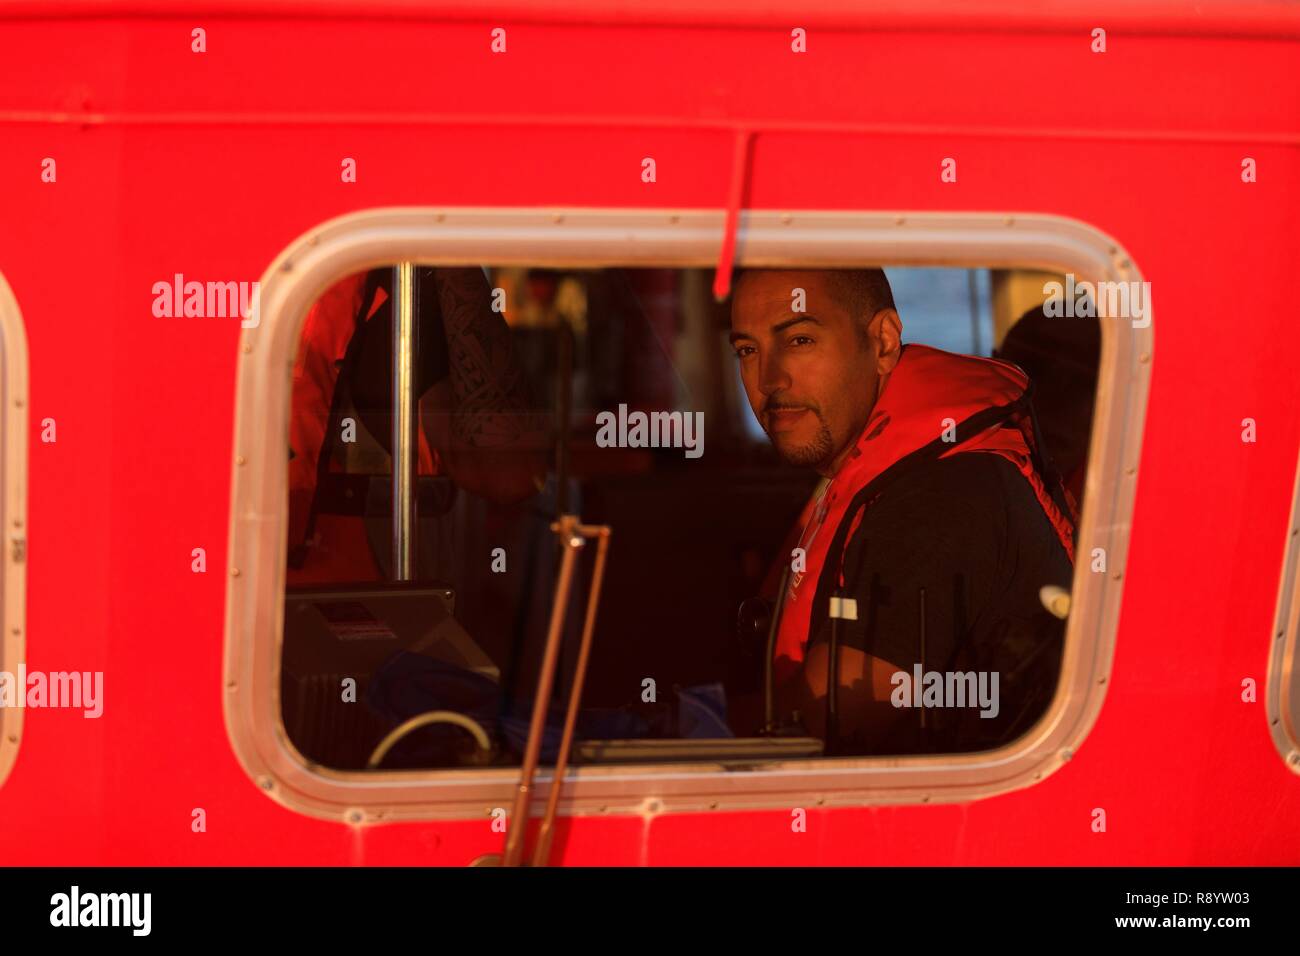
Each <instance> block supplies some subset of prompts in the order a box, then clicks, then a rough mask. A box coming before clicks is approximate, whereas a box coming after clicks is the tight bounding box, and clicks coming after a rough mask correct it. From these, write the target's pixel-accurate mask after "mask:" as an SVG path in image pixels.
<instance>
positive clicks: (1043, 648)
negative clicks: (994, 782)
mask: <svg viewBox="0 0 1300 956" xmlns="http://www.w3.org/2000/svg"><path fill="white" fill-rule="evenodd" d="M901 335H902V320H901V319H900V317H899V314H898V312H897V310H896V309H895V306H894V300H893V294H892V292H891V290H890V286H889V282H888V280H887V279H886V277H885V274H884V273H883V272H882V271H881V270H879V269H867V270H855V271H843V270H840V271H836V270H810V271H780V270H746V271H743V272H741V273H740V274H739V275H738V276H737V277H736V285H735V289H734V292H733V296H732V309H731V342H732V345H733V347H734V349H735V352H736V355H737V358H738V360H739V364H740V373H741V378H742V380H743V384H744V387H745V391H746V394H747V395H748V398H749V402H750V405H751V406H752V408H753V411H754V414H755V416H756V417H757V419H758V421H759V423H760V424H761V425H762V427H763V429H764V430H765V431H766V432H767V435H768V437H769V438H770V439H771V441H772V444H773V446H774V447H775V449H776V451H777V453H778V454H779V455H780V456H781V458H783V459H784V460H785V461H787V462H789V463H790V464H793V465H798V466H801V467H806V468H811V469H813V470H815V471H816V472H818V473H819V474H820V475H821V476H822V480H821V482H820V483H819V485H818V487H817V489H816V491H814V493H813V495H812V497H811V499H810V500H809V501H808V503H807V505H806V506H805V508H804V510H803V513H802V514H801V515H800V517H799V519H798V521H797V522H796V525H795V526H794V528H792V529H791V533H790V536H789V538H788V539H787V541H786V543H785V545H784V547H783V549H782V551H781V552H780V554H779V555H778V558H777V566H776V567H774V568H773V573H772V574H769V576H768V583H767V585H766V587H765V592H766V596H768V597H769V598H770V599H771V603H773V604H774V605H775V606H776V610H775V612H774V613H776V614H777V615H779V616H778V618H777V624H776V641H775V660H774V663H773V668H774V675H775V680H774V684H775V688H776V710H777V713H776V714H775V723H776V724H777V725H778V726H780V725H785V726H786V727H789V726H790V725H791V723H792V720H791V717H792V715H793V716H794V720H793V723H795V724H801V725H802V728H803V729H804V730H805V731H806V732H808V733H811V734H812V735H813V736H816V737H820V738H823V739H824V740H825V741H826V746H827V751H828V752H831V753H858V754H902V753H944V752H948V753H951V752H962V751H973V750H984V749H989V748H992V747H996V746H998V745H1000V744H1002V743H1006V742H1008V741H1010V740H1012V739H1014V738H1015V737H1017V736H1019V735H1020V734H1021V733H1023V732H1024V731H1025V730H1027V729H1028V728H1029V727H1030V726H1032V724H1033V722H1034V721H1035V720H1036V719H1037V718H1038V717H1039V716H1041V715H1042V713H1043V711H1044V710H1045V708H1046V706H1047V704H1048V703H1049V702H1050V700H1051V697H1052V695H1053V693H1054V692H1055V688H1056V680H1057V676H1058V670H1059V666H1060V657H1061V638H1062V635H1063V629H1064V622H1063V621H1061V620H1059V619H1058V618H1056V617H1054V616H1053V615H1052V614H1050V613H1048V611H1047V610H1046V609H1045V607H1044V601H1043V599H1042V597H1041V590H1042V589H1043V588H1044V587H1045V586H1056V587H1060V588H1063V589H1067V590H1068V589H1069V587H1070V583H1071V579H1072V577H1073V560H1074V559H1073V550H1074V520H1075V519H1074V515H1073V511H1072V508H1071V506H1070V504H1069V503H1068V501H1067V499H1066V498H1065V496H1064V495H1063V493H1062V490H1061V487H1060V481H1059V479H1058V478H1056V476H1055V474H1054V473H1053V472H1052V470H1051V466H1050V463H1049V462H1048V461H1047V460H1046V458H1045V451H1044V449H1043V448H1042V446H1041V442H1040V441H1039V439H1038V436H1037V429H1036V426H1035V421H1034V417H1033V410H1032V406H1031V405H1030V401H1029V395H1028V391H1029V389H1028V386H1029V382H1028V379H1027V378H1026V376H1025V374H1024V373H1023V372H1022V371H1021V370H1020V369H1019V368H1017V367H1016V366H1014V365H1012V364H1010V363H1007V362H1000V361H996V360H992V359H985V358H979V357H976V356H969V355H954V354H951V353H948V352H942V351H939V350H937V349H933V348H928V347H926V346H922V345H916V344H909V345H904V344H902V342H901ZM782 585H783V586H784V589H783V590H784V593H783V595H782V594H781V591H782ZM832 643H833V644H834V645H835V646H836V647H837V649H838V652H837V654H836V655H835V662H834V665H835V666H834V668H833V667H832V657H831V651H830V647H831V645H832ZM832 670H837V671H838V680H835V681H832V680H831V677H830V674H831V671H832ZM832 685H833V686H834V687H835V688H836V693H835V694H834V695H830V694H828V689H829V688H831V686H832ZM832 705H833V706H832ZM776 729H777V728H769V730H776Z"/></svg>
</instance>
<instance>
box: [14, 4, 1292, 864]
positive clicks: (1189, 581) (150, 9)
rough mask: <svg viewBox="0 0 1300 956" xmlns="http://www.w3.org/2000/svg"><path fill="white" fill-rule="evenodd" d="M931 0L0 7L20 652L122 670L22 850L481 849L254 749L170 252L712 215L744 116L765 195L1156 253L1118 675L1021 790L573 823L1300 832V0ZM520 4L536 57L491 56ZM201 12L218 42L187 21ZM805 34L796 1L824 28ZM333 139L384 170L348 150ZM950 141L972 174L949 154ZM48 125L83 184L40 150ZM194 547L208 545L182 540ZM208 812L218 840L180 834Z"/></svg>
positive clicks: (898, 839)
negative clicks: (458, 216)
mask: <svg viewBox="0 0 1300 956" xmlns="http://www.w3.org/2000/svg"><path fill="white" fill-rule="evenodd" d="M548 6H549V5H548ZM742 6H743V7H744V8H745V9H744V10H743V11H742V10H741V7H742ZM906 6H907V9H906V10H904V9H903V5H901V4H896V5H886V6H884V7H881V8H878V9H876V10H874V11H870V12H858V11H856V10H849V9H848V5H847V4H844V5H833V6H830V5H828V6H827V7H826V8H825V9H824V10H820V11H818V12H815V13H806V14H805V13H804V12H803V11H802V10H799V9H798V7H797V6H796V5H794V4H775V3H769V4H759V5H753V4H740V3H738V2H727V3H719V2H706V0H693V2H691V3H689V4H688V3H677V2H674V3H660V4H657V5H656V7H655V9H654V10H653V11H651V12H649V13H646V12H643V11H641V12H633V8H632V6H630V5H629V6H627V7H625V8H621V9H620V10H618V11H614V12H610V11H605V10H604V9H603V7H602V8H600V10H599V11H598V9H597V8H598V5H597V4H594V3H593V4H585V3H584V4H572V3H571V4H566V5H564V8H563V9H562V10H557V11H550V10H549V9H548V10H543V9H542V6H541V4H539V3H522V2H516V3H513V4H509V5H507V6H504V7H502V8H501V9H502V11H503V12H502V15H501V16H499V17H494V18H488V17H486V16H482V15H480V14H478V13H477V12H476V11H473V10H471V9H470V8H469V6H468V5H466V4H464V3H457V4H450V3H449V4H445V5H443V6H442V7H441V8H439V7H438V5H428V6H426V5H424V4H419V5H416V4H414V3H386V4H383V5H381V6H371V5H361V4H342V3H337V4H325V3H307V2H299V3H280V4H274V5H265V4H258V5H256V9H254V6H253V5H252V4H248V3H225V4H217V3H213V4H210V5H208V6H207V7H206V8H205V9H206V10H207V11H209V12H208V13H207V14H204V13H189V12H187V13H186V14H185V15H184V16H183V17H175V16H174V15H173V14H172V12H171V8H170V7H169V6H167V5H163V4H146V3H138V4H117V5H111V6H110V5H106V4H95V3H69V4H58V5H51V4H31V3H12V4H5V5H2V6H0V217H2V221H3V229H0V272H3V274H4V275H5V277H6V279H7V280H8V281H9V283H10V284H11V286H12V287H13V290H14V293H15V295H16V297H17V300H18V302H19V305H20V307H21V309H22V311H23V316H24V319H25V322H26V325H27V333H28V337H29V340H30V352H31V403H30V412H31V416H32V422H33V424H34V426H35V425H37V424H38V423H39V422H40V421H41V419H43V418H45V417H54V418H56V419H57V420H58V442H57V443H55V444H44V443H42V442H41V441H40V439H39V434H40V428H39V427H33V428H32V444H31V449H30V452H31V464H30V482H29V486H30V502H29V504H30V512H29V514H30V518H29V524H30V529H31V537H30V549H29V569H28V572H29V585H28V586H29V595H28V599H29V605H28V607H29V611H28V625H29V627H28V630H29V636H28V655H27V663H28V666H29V667H30V668H33V669H43V670H59V669H73V668H75V669H78V670H103V671H105V672H106V677H105V684H106V686H105V697H106V700H105V710H104V715H103V717H102V718H101V719H99V720H85V719H83V718H82V717H81V715H80V713H78V712H69V711H59V710H46V711H40V710H30V711H28V712H27V714H26V718H25V732H24V740H23V743H22V748H21V751H20V753H19V755H18V760H17V763H16V765H15V767H14V769H13V772H12V774H11V775H10V777H9V779H8V780H7V781H6V782H5V783H4V784H3V786H0V820H3V821H4V823H3V825H0V859H3V861H4V862H6V863H13V864H20V863H81V864H87V863H99V864H144V863H161V864H172V863H177V864H179V863H215V864H234V863H247V864H269V863H376V864H378V863H421V864H424V863H433V864H463V863H466V862H468V861H470V860H471V859H472V858H474V857H476V856H478V855H479V854H481V853H484V852H488V851H494V850H498V849H499V848H500V834H494V833H492V832H491V829H490V826H489V821H487V820H476V821H468V822H456V823H437V824H433V823H429V824H404V825H395V826H377V827H372V828H366V829H363V830H356V829H353V828H350V827H348V826H345V825H343V824H339V823H330V822H324V821H320V820H314V819H308V818H306V817H303V816H300V815H297V814H295V813H293V812H291V811H289V810H286V809H284V808H283V807H281V806H280V805H278V804H276V803H274V802H273V801H271V800H269V799H267V797H266V796H265V795H264V794H263V793H261V792H260V791H259V790H258V789H257V788H256V787H255V786H254V785H253V784H252V782H251V781H250V780H249V779H248V778H247V776H246V775H245V774H244V772H243V770H242V769H241V768H240V767H239V765H238V763H237V762H236V760H235V758H234V755H233V753H232V752H231V748H230V744H229V741H228V739H227V735H226V730H225V726H224V724H223V718H222V711H221V700H220V682H221V654H222V641H223V632H222V630H223V620H222V615H223V605H224V594H225V588H224V585H225V580H224V574H225V548H226V533H227V526H228V517H229V515H228V507H229V501H230V487H229V478H230V469H229V467H228V462H229V461H230V456H231V454H232V451H231V434H232V421H233V416H232V413H233V395H234V373H235V364H236V363H235V359H236V342H237V337H238V331H239V330H238V323H237V322H233V321H228V320H220V319H202V320H199V319H159V318H154V317H153V315H152V314H151V309H150V305H151V301H152V297H151V293H150V289H151V285H152V283H153V282H155V281H158V280H159V279H166V278H169V277H170V276H172V275H173V274H174V273H175V272H183V273H185V274H186V275H187V276H189V277H193V278H197V279H200V280H206V279H222V280H226V279H247V280H253V279H257V278H259V277H260V275H261V274H262V272H263V270H264V269H265V268H266V266H267V264H268V263H269V262H270V261H271V260H272V259H273V258H274V256H275V255H276V254H277V253H278V252H279V251H280V250H281V249H283V248H284V247H285V246H286V245H287V244H288V243H289V242H290V241H291V240H292V239H294V238H295V237H297V236H299V235H301V234H302V233H303V232H305V231H306V230H307V229H309V228H310V227H311V226H312V225H314V224H316V223H320V222H323V221H325V220H328V219H331V218H333V217H335V216H338V215H340V214H343V213H347V212H351V211H355V210H359V209H366V208H372V207H378V206H391V205H403V206H408V205H429V206H437V205H447V206H449V205H456V206H462V205H490V206H516V205H520V206H569V205H577V206H591V207H604V206H635V207H643V208H710V209H717V208H725V207H726V206H727V205H728V201H729V194H730V193H729V191H730V190H731V189H732V188H733V186H734V183H735V178H734V175H733V172H732V171H733V159H734V151H733V147H734V144H735V137H736V130H737V129H742V128H743V129H745V130H748V131H751V133H752V135H753V144H752V157H751V163H750V172H749V176H748V186H747V190H748V192H747V196H746V199H745V204H746V205H747V206H749V207H754V208H763V209H775V210H784V209H800V208H814V209H850V210H851V209H887V210H966V211H999V212H1000V211H1008V212H1020V211H1026V212H1029V211H1032V212H1042V213H1053V214H1057V215H1062V216H1070V217H1074V218H1077V219H1080V220H1083V221H1085V222H1088V223H1091V224H1093V225H1095V226H1097V227H1098V228H1100V229H1101V230H1103V231H1104V232H1107V233H1109V234H1111V235H1113V236H1115V237H1116V238H1117V239H1118V240H1119V241H1121V242H1122V243H1123V244H1124V246H1125V248H1126V249H1128V251H1129V252H1130V253H1131V254H1132V255H1133V257H1134V261H1135V262H1136V263H1137V264H1138V265H1139V267H1140V268H1141V270H1142V272H1143V274H1144V277H1145V278H1146V279H1148V280H1150V281H1151V282H1152V283H1153V290H1154V295H1155V296H1156V298H1157V301H1158V302H1159V319H1158V322H1157V326H1158V327H1157V328H1156V330H1155V334H1156V340H1157V346H1158V347H1157V348H1156V351H1155V356H1156V357H1155V362H1154V366H1153V374H1152V389H1151V395H1150V405H1149V409H1148V415H1147V421H1146V434H1145V441H1144V446H1143V452H1142V458H1141V462H1140V466H1139V476H1140V477H1139V485H1138V493H1137V504H1136V510H1135V513H1134V519H1133V534H1132V541H1131V550H1130V555H1129V561H1128V567H1127V568H1126V574H1127V582H1126V587H1125V592H1124V606H1123V609H1122V613H1121V619H1120V632H1119V636H1118V646H1117V652H1116V656H1115V661H1114V670H1113V675H1112V679H1111V687H1110V690H1109V692H1108V696H1107V699H1106V703H1105V706H1104V708H1103V710H1102V713H1101V716H1100V719H1099V721H1098V723H1097V725H1096V726H1095V728H1094V729H1093V730H1092V732H1091V734H1090V735H1089V737H1088V738H1087V739H1086V740H1085V741H1084V743H1083V745H1082V747H1081V748H1080V749H1079V752H1078V754H1077V755H1076V756H1075V758H1074V759H1073V760H1072V761H1071V762H1070V764H1069V765H1068V766H1067V767H1065V768H1064V769H1063V770H1061V771H1060V772H1058V773H1056V774H1054V775H1052V776H1051V777H1049V778H1048V779H1047V780H1045V781H1044V782H1042V783H1041V784H1039V785H1037V786H1034V787H1031V788H1029V789H1026V790H1022V791H1019V792H1017V793H1013V794H1009V795H1006V796H1001V797H996V798H992V799H988V800H983V801H978V802H975V803H971V804H966V805H960V806H906V807H901V806H900V807H889V808H882V809H856V810H855V809H839V810H832V811H824V810H817V809H814V808H809V819H808V827H807V832H806V833H792V832H791V827H790V815H789V812H788V811H764V812H753V813H719V814H709V815H683V816H659V817H655V818H652V819H649V820H643V819H640V818H609V819H604V818H597V819H582V820H577V821H573V820H562V821H560V823H559V826H558V833H557V839H556V847H555V858H556V859H557V860H560V861H562V862H566V863H574V864H579V863H596V862H613V863H633V864H635V863H650V864H666V863H772V862H775V863H823V864H835V863H872V864H876V863H880V864H893V863H903V864H913V863H915V864H925V863H939V864H947V863H953V864H969V863H982V864H1011V863H1023V864H1042V863H1048V864H1050V863H1083V864H1093V863H1097V864H1100V863H1117V864H1137V863H1153V864H1190V863H1219V864H1242V863H1264V864H1279V863H1291V864H1295V863H1300V777H1297V776H1296V775H1295V774H1294V773H1291V772H1290V771H1288V770H1287V769H1286V768H1285V766H1284V765H1283V763H1282V761H1281V759H1280V758H1279V756H1278V754H1277V752H1276V750H1275V749H1274V747H1273V744H1272V742H1271V741H1270V739H1269V734H1268V728H1267V726H1266V721H1265V718H1264V714H1263V707H1264V705H1263V703H1257V704H1253V705H1251V704H1244V703H1242V701H1241V699H1240V687H1241V681H1242V679H1243V678H1245V677H1253V678H1255V679H1256V680H1257V681H1258V682H1260V683H1261V684H1262V683H1263V681H1264V677H1265V668H1266V665H1267V654H1268V650H1269V642H1270V637H1271V635H1270V630H1271V625H1272V617H1273V613H1274V607H1275V601H1276V590H1277V585H1278V576H1279V569H1280V566H1281V561H1282V555H1283V546H1284V539H1285V529H1286V523H1287V519H1288V513H1289V508H1290V504H1291V493H1292V488H1293V484H1294V480H1295V470H1296V462H1297V457H1298V454H1300V376H1296V375H1295V372H1294V368H1293V364H1294V359H1293V356H1294V354H1295V350H1296V347H1297V344H1300V339H1298V337H1297V333H1296V330H1295V324H1294V303H1293V301H1292V299H1291V288H1290V286H1291V283H1292V281H1293V277H1294V276H1295V275H1297V274H1300V243H1297V241H1296V233H1295V230H1296V222H1297V212H1298V211H1300V152H1298V150H1300V84H1298V83H1297V82H1296V76H1297V65H1300V45H1298V44H1297V42H1296V39H1297V37H1298V36H1300V9H1297V8H1296V7H1295V6H1294V5H1289V4H1279V3H1245V4H1239V5H1229V4H1209V5H1199V7H1200V8H1202V9H1203V10H1204V11H1205V12H1204V13H1198V14H1196V15H1192V14H1190V13H1188V12H1186V11H1185V9H1184V8H1183V7H1181V5H1180V6H1178V7H1175V6H1173V5H1171V4H1166V3H1138V4H1131V5H1130V4H1123V5H1120V4H1100V5H1098V4H1093V5H1086V6H1085V5H1073V4H1070V5H1055V4H1052V5H1048V4H1042V5H1032V4H1023V3H1014V4H1013V3H1005V4H1004V3H1001V2H994V0H984V2H981V3H978V4H974V5H971V4H956V3H951V2H949V3H922V4H917V5H912V4H908V5H906ZM440 9H441V10H442V11H443V12H439V10H440ZM636 9H637V11H640V7H639V6H638V7H637V8H636ZM372 10H373V11H375V12H370V11H372ZM43 18H44V19H43ZM397 19H400V20H401V22H395V21H396V20H397ZM1094 20H1095V23H1094V22H1093V21H1094ZM729 23H735V24H738V25H737V26H729V25H728V24H729ZM501 24H504V25H505V26H507V27H508V29H509V34H508V35H509V46H508V49H509V53H508V54H507V55H504V56H493V55H492V54H491V53H490V52H489V33H488V31H489V30H490V29H491V27H493V26H497V25H501ZM999 24H1002V25H1004V27H1003V28H1001V29H1000V28H999ZM194 26H204V27H205V29H206V30H207V32H208V52H207V53H206V54H202V55H197V54H194V53H191V52H190V30H191V29H192V28H193V27H194ZM792 26H805V27H807V28H808V29H809V30H810V35H809V42H808V53H807V54H805V55H793V54H791V52H790V45H789V39H790V38H789V30H790V28H791V27H792ZM1092 26H1100V27H1103V28H1106V29H1107V31H1108V45H1107V52H1106V53H1105V54H1094V53H1092V52H1091V51H1090V48H1089V47H1090V38H1089V30H1090V29H1091V27H1092ZM345 156H350V157H354V158H356V160H357V164H358V181H357V182H356V183H355V184H344V183H341V182H340V177H339V169H340V161H341V159H342V158H343V157H345ZM645 156H653V157H655V159H656V161H657V173H658V175H657V182H655V183H653V184H647V183H643V182H642V181H641V177H640V162H641V159H642V158H643V157H645ZM947 156H951V157H956V158H957V159H958V161H959V168H960V177H959V182H958V183H956V184H945V183H941V182H940V179H939V175H938V173H939V164H940V160H941V159H942V158H943V157H947ZM1246 156H1250V157H1253V158H1254V159H1256V161H1257V163H1258V168H1259V181H1258V182H1257V183H1255V184H1252V185H1248V184H1244V183H1242V181H1241V178H1240V168H1241V160H1242V158H1243V157H1246ZM44 157H53V158H55V159H56V160H57V163H58V181H57V184H47V183H42V182H41V178H40V166H41V160H42V159H43V158H44ZM1244 417H1252V418H1255V419H1256V420H1257V421H1258V423H1259V440H1258V442H1256V443H1255V444H1243V443H1242V441H1241V439H1240V432H1241V424H1240V423H1241V420H1242V418H1244ZM195 547H204V548H206V549H207V551H208V562H209V571H208V573H207V574H206V575H197V574H193V573H191V571H190V557H189V556H190V551H191V549H192V548H195ZM197 807H202V808H204V809H205V810H206V812H207V832H206V833H194V832H192V831H191V827H190V821H191V811H192V809H194V808H197ZM1094 807H1103V808H1106V810H1107V816H1108V830H1107V832H1106V833H1105V834H1097V833H1093V832H1092V831H1091V828H1090V826H1089V824H1090V822H1091V811H1092V809H1093V808H1094Z"/></svg>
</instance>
